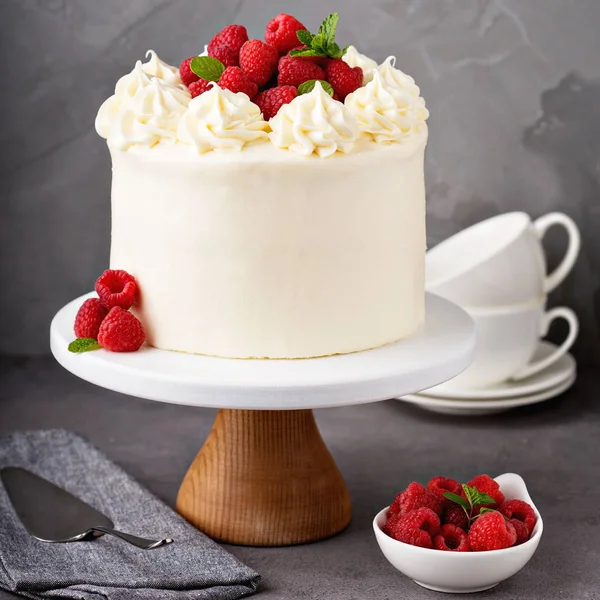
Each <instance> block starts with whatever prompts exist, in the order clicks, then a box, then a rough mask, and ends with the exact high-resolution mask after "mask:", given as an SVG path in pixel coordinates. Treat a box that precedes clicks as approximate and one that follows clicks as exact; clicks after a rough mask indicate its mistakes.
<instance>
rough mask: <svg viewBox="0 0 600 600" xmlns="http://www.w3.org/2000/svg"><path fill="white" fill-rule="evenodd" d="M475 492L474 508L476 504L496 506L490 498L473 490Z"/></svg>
mask: <svg viewBox="0 0 600 600" xmlns="http://www.w3.org/2000/svg"><path fill="white" fill-rule="evenodd" d="M475 491H476V492H477V502H476V503H475V505H474V506H477V504H496V501H495V500H494V499H493V498H492V497H491V496H488V495H487V494H482V493H481V492H479V490H477V488H475Z"/></svg>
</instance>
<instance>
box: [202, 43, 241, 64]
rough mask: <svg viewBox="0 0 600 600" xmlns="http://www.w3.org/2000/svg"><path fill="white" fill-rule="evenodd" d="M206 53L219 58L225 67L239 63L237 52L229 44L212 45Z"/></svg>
mask: <svg viewBox="0 0 600 600" xmlns="http://www.w3.org/2000/svg"><path fill="white" fill-rule="evenodd" d="M208 55H209V56H212V57H213V58H216V59H217V60H220V61H221V62H222V63H223V64H224V65H225V66H226V67H237V66H238V65H239V52H236V51H235V50H234V49H233V48H232V47H231V46H213V47H212V48H211V49H210V50H209V51H208Z"/></svg>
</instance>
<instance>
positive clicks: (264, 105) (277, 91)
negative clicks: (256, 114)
mask: <svg viewBox="0 0 600 600" xmlns="http://www.w3.org/2000/svg"><path fill="white" fill-rule="evenodd" d="M297 95H298V90H297V89H296V88H295V87H294V86H292V85H280V86H279V87H274V88H271V89H268V90H264V91H262V92H260V94H258V96H256V98H254V104H256V105H257V106H258V108H260V110H261V112H262V114H263V118H264V119H265V121H268V120H269V119H271V118H272V117H274V116H275V115H276V114H277V112H278V111H279V109H280V108H281V107H282V106H283V105H284V104H288V103H289V102H291V101H292V100H293V99H294V98H295V97H296V96H297Z"/></svg>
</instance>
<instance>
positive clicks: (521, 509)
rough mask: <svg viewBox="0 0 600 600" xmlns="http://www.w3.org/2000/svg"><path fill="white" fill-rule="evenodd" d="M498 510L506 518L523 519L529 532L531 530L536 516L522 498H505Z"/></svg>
mask: <svg viewBox="0 0 600 600" xmlns="http://www.w3.org/2000/svg"><path fill="white" fill-rule="evenodd" d="M498 510H499V511H500V512H501V513H502V514H503V515H504V516H505V517H506V518H508V519H511V520H512V519H517V520H519V521H523V523H525V525H526V526H527V531H528V532H529V533H531V532H532V531H533V528H534V527H535V523H536V521H537V517H536V515H535V511H534V510H533V508H531V506H530V505H529V504H527V502H525V501H524V500H507V501H506V502H504V503H503V504H502V505H501V506H500V508H499V509H498Z"/></svg>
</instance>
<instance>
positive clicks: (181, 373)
mask: <svg viewBox="0 0 600 600" xmlns="http://www.w3.org/2000/svg"><path fill="white" fill-rule="evenodd" d="M92 296H93V295H92V294H88V295H86V296H82V297H81V298H77V299H76V300H73V301H72V302H70V303H69V304H67V305H66V306H65V307H63V308H62V309H61V310H60V311H59V312H58V313H57V314H56V316H55V317H54V319H53V321H52V325H51V327H50V347H51V349H52V353H53V354H54V356H55V358H56V360H58V362H59V363H60V364H61V365H62V366H63V367H65V369H67V370H69V371H71V372H72V373H74V374H75V375H77V376H78V377H81V378H82V379H85V380H86V381H89V382H91V383H95V384H96V385H99V386H101V387H104V388H107V389H109V390H114V391H116V392H121V393H123V394H129V395H131V396H137V397H138V398H147V399H149V400H156V401H159V402H171V403H174V404H186V405H190V406H206V407H215V408H218V409H219V412H218V413H217V418H216V419H215V423H214V425H213V428H212V431H211V432H210V434H209V436H208V439H207V440H206V442H205V444H204V446H203V447H202V449H201V450H200V453H199V454H198V456H197V457H196V459H195V460H194V461H193V463H192V465H191V466H190V469H189V471H188V473H187V475H186V477H185V479H184V481H183V483H182V485H181V489H180V491H179V496H178V498H177V510H178V511H179V512H180V513H181V514H182V515H183V516H184V517H185V518H186V519H188V521H190V522H191V523H193V524H194V525H195V526H196V527H198V528H199V529H201V530H202V531H204V532H205V533H207V534H208V535H210V536H211V537H214V538H215V539H218V540H221V541H224V542H229V543H233V544H247V545H253V546H281V545H286V544H300V543H302V542H311V541H315V540H319V539H323V538H326V537H328V536H330V535H333V534H335V533H337V532H339V531H341V530H342V529H343V528H344V527H346V525H348V523H349V521H350V516H351V506H350V498H349V496H348V490H347V488H346V484H345V483H344V480H343V479H342V476H341V474H340V472H339V470H338V468H337V467H336V465H335V462H334V461H333V459H332V457H331V454H329V451H328V450H327V447H326V446H325V444H324V442H323V439H322V438H321V435H320V434H319V430H318V428H317V425H316V423H315V419H314V415H313V413H312V409H315V408H326V407H337V406H346V405H351V404H360V403H365V402H375V401H377V400H385V399H387V398H393V397H395V396H404V395H407V394H412V393H415V392H419V391H421V390H424V389H426V388H430V387H433V386H435V385H438V384H440V383H442V382H443V381H446V380H448V379H450V378H452V377H454V376H455V375H458V374H459V373H460V372H461V371H463V370H464V369H466V368H467V367H468V366H469V364H470V363H471V360H472V357H473V353H474V350H475V326H474V324H473V321H472V320H471V319H470V317H469V316H468V315H467V314H466V313H465V312H464V311H462V310H461V309H460V308H458V307H457V306H455V305H453V304H452V303H451V302H448V301H447V300H443V299H441V298H437V297H436V296H432V295H430V294H427V296H426V319H425V324H424V325H423V327H421V329H420V330H419V331H418V332H417V333H415V334H414V335H412V336H411V337H410V338H407V339H405V340H402V341H400V342H397V343H395V344H389V345H388V346H384V347H382V348H377V349H375V350H368V351H366V352H357V353H354V354H347V355H344V356H328V357H325V358H314V359H307V360H256V361H255V360H232V359H223V358H214V357H209V356H196V355H192V354H183V353H180V352H168V351H166V350H159V349H157V348H152V347H149V346H144V347H142V348H141V349H140V350H139V351H138V352H131V353H113V352H107V351H106V350H96V351H94V352H86V353H84V354H81V355H76V354H72V353H70V352H69V351H68V350H67V346H68V344H69V342H70V341H72V339H73V323H74V320H75V314H76V313H77V310H78V309H79V307H80V306H81V304H82V303H83V301H84V300H86V298H89V297H92Z"/></svg>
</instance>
